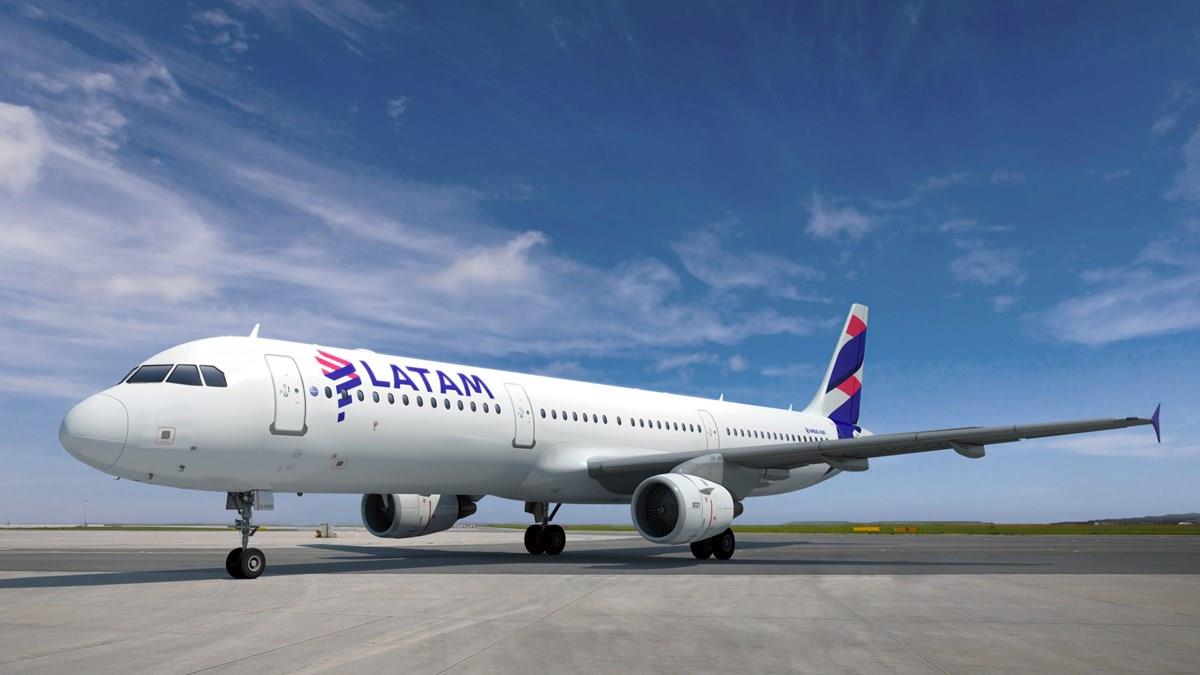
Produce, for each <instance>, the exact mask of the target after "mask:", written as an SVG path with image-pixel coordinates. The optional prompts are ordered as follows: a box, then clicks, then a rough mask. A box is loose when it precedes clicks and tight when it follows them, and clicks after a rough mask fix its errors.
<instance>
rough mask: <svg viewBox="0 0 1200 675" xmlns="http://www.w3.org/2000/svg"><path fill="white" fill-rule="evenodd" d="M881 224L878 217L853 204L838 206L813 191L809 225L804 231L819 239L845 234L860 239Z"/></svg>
mask: <svg viewBox="0 0 1200 675" xmlns="http://www.w3.org/2000/svg"><path fill="white" fill-rule="evenodd" d="M878 224H879V220H878V218H876V217H874V216H871V215H868V214H866V213H863V212H862V211H860V210H858V209H856V208H854V207H853V206H838V205H835V204H831V203H829V201H828V200H827V199H826V198H825V197H822V196H821V195H819V194H816V193H813V196H812V201H811V203H810V206H809V219H808V225H806V226H805V228H804V231H805V232H807V233H808V234H809V235H811V236H813V237H816V238H818V239H833V238H835V237H838V236H840V235H845V236H847V237H849V238H851V239H859V238H861V237H862V236H863V235H865V234H867V233H868V232H870V231H871V230H872V229H874V228H875V226H876V225H878Z"/></svg>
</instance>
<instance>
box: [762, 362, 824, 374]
mask: <svg viewBox="0 0 1200 675" xmlns="http://www.w3.org/2000/svg"><path fill="white" fill-rule="evenodd" d="M758 372H760V373H762V374H763V375H764V376H766V377H801V376H808V375H814V376H815V375H816V370H815V368H814V367H813V365H812V364H810V363H790V364H787V365H783V366H767V367H765V368H762V369H760V370H759V371H758Z"/></svg>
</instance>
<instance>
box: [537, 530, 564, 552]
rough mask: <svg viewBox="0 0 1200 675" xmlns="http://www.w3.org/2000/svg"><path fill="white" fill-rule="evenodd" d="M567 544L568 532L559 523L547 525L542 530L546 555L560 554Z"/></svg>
mask: <svg viewBox="0 0 1200 675" xmlns="http://www.w3.org/2000/svg"><path fill="white" fill-rule="evenodd" d="M566 546H567V533H566V532H564V531H563V529H562V528H561V527H559V526H558V525H547V526H546V529H544V530H542V548H544V549H545V551H546V555H558V554H559V553H562V551H563V549H564V548H566Z"/></svg>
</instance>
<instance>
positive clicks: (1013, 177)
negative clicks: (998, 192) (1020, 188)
mask: <svg viewBox="0 0 1200 675" xmlns="http://www.w3.org/2000/svg"><path fill="white" fill-rule="evenodd" d="M988 180H989V182H991V184H992V185H1000V184H1003V183H1024V182H1025V174H1023V173H1021V172H1019V171H1009V170H1008V169H996V170H995V171H993V172H992V175H991V177H990V178H989V179H988Z"/></svg>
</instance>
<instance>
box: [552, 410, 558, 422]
mask: <svg viewBox="0 0 1200 675" xmlns="http://www.w3.org/2000/svg"><path fill="white" fill-rule="evenodd" d="M550 419H552V420H556V419H558V411H557V410H551V411H550Z"/></svg>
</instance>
